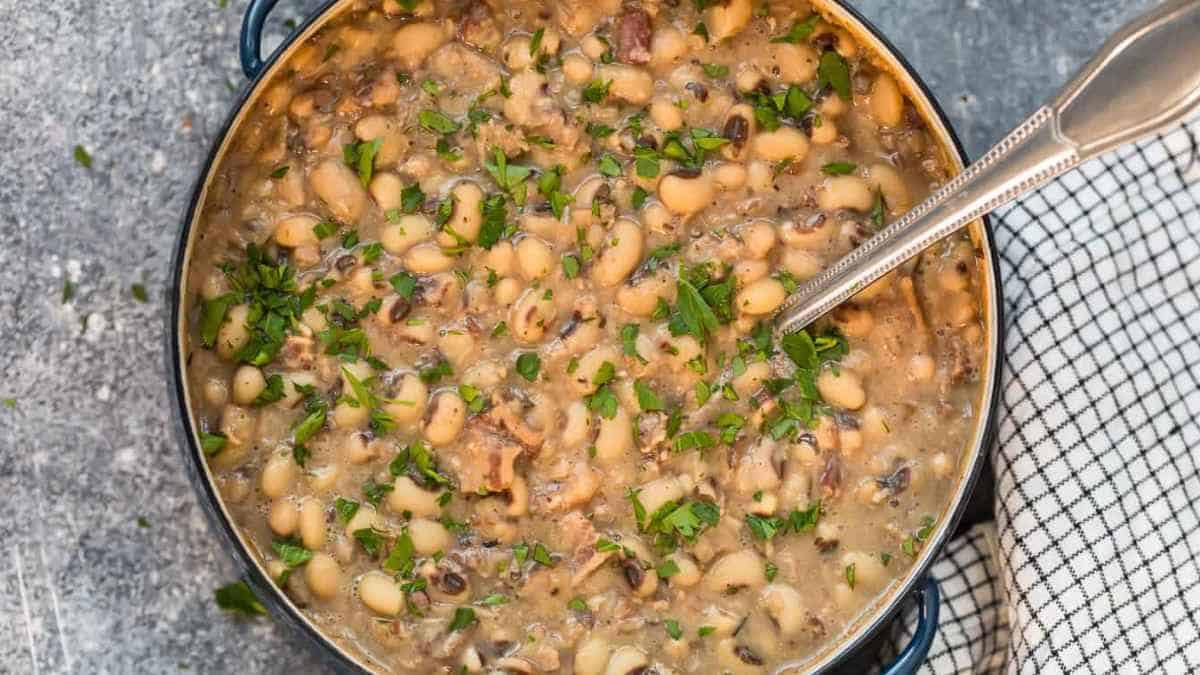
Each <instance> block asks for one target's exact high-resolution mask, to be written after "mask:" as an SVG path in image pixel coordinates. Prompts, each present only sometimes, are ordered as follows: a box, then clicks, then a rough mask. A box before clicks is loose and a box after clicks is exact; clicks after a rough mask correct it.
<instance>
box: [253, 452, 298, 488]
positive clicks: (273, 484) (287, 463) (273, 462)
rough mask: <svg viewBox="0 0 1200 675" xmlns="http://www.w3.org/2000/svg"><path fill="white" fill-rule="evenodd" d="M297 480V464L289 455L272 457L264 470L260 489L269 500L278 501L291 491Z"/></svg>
mask: <svg viewBox="0 0 1200 675" xmlns="http://www.w3.org/2000/svg"><path fill="white" fill-rule="evenodd" d="M295 479H296V463H295V462H294V461H293V460H292V458H291V457H290V456H288V455H281V454H275V455H272V456H271V458H270V459H269V460H267V463H266V465H265V466H263V469H262V475H261V476H260V480H259V488H260V489H261V490H262V493H263V495H265V496H266V497H267V498H269V499H278V498H280V497H282V496H284V495H285V494H287V492H288V490H290V489H291V487H292V483H293V481H295Z"/></svg>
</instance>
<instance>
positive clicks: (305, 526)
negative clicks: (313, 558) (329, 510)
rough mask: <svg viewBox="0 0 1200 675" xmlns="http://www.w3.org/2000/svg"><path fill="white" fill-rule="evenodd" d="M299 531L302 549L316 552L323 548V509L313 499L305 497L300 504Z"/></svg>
mask: <svg viewBox="0 0 1200 675" xmlns="http://www.w3.org/2000/svg"><path fill="white" fill-rule="evenodd" d="M297 527H298V529H299V530H300V541H301V542H303V543H304V548H306V549H308V550H310V551H317V550H320V549H322V548H324V547H325V509H324V508H322V506H321V502H320V501H319V500H317V499H315V498H313V497H306V498H305V499H304V501H303V502H301V504H300V520H299V522H298V523H297Z"/></svg>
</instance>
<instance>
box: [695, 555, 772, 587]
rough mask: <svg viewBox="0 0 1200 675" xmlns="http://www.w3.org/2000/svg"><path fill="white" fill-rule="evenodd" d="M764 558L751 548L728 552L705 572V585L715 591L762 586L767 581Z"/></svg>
mask: <svg viewBox="0 0 1200 675" xmlns="http://www.w3.org/2000/svg"><path fill="white" fill-rule="evenodd" d="M765 570H766V567H765V565H764V562H763V559H762V557H761V556H759V555H758V553H756V552H755V551H753V550H751V549H743V550H740V551H734V552H732V553H726V554H725V555H724V556H722V557H720V558H718V559H717V561H716V562H715V563H713V564H712V567H709V568H708V571H707V572H705V574H704V586H705V588H707V589H708V590H709V591H712V592H714V593H723V592H726V591H730V590H734V589H740V588H762V587H763V586H765V585H766V583H767V576H766V571H765Z"/></svg>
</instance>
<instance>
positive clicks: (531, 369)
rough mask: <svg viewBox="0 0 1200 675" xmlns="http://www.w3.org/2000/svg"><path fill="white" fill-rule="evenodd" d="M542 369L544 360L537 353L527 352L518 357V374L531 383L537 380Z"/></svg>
mask: <svg viewBox="0 0 1200 675" xmlns="http://www.w3.org/2000/svg"><path fill="white" fill-rule="evenodd" d="M541 367H542V359H541V357H539V356H538V355H537V353H536V352H525V353H523V354H521V355H520V356H518V357H517V373H519V374H520V375H521V377H523V378H525V379H526V380H529V381H530V382H533V381H534V380H536V379H537V376H538V370H539V369H541Z"/></svg>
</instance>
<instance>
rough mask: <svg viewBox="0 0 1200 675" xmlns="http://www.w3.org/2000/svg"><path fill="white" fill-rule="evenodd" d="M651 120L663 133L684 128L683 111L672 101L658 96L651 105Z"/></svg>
mask: <svg viewBox="0 0 1200 675" xmlns="http://www.w3.org/2000/svg"><path fill="white" fill-rule="evenodd" d="M650 119H651V120H652V121H653V122H654V123H655V124H656V125H658V128H659V129H662V130H663V131H675V130H676V129H678V128H679V127H682V126H683V111H682V110H680V109H679V106H677V105H675V104H674V103H673V102H672V101H671V100H670V99H668V98H666V97H664V96H656V97H654V101H652V102H651V103H650Z"/></svg>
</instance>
